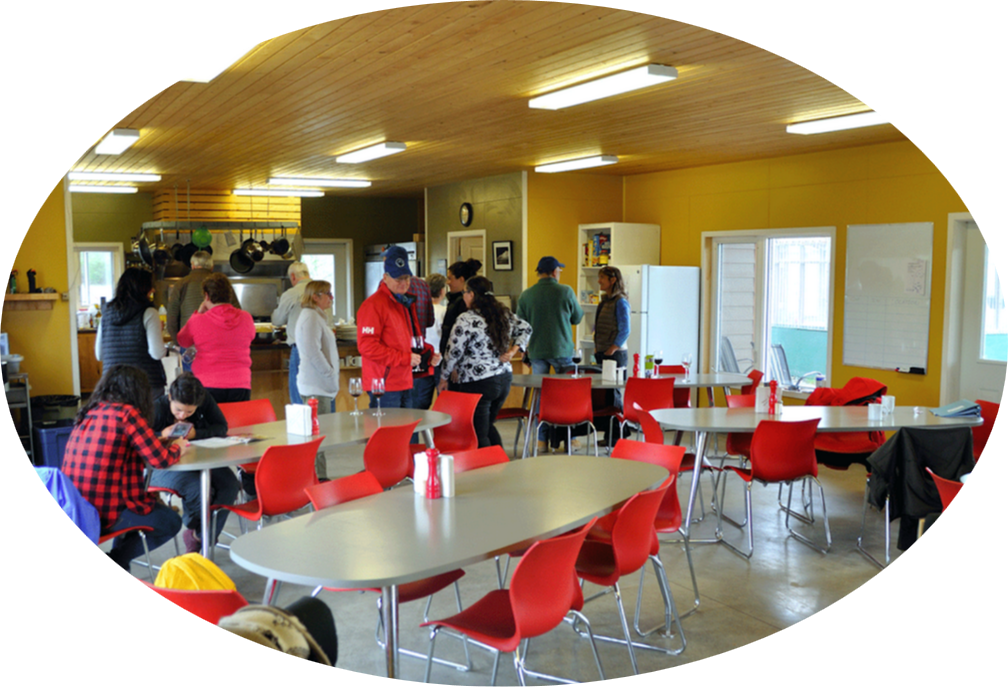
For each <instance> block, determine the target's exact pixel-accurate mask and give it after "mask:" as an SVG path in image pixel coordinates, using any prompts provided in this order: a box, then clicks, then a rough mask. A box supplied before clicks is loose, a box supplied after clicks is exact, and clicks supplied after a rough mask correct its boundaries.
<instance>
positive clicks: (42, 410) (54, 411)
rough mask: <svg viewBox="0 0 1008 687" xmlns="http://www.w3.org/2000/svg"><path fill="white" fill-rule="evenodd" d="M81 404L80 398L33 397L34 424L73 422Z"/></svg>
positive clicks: (59, 396) (58, 396) (57, 396)
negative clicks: (59, 421)
mask: <svg viewBox="0 0 1008 687" xmlns="http://www.w3.org/2000/svg"><path fill="white" fill-rule="evenodd" d="M79 404H80V396H61V395H51V396H32V399H31V405H32V422H37V423H42V422H54V421H57V420H73V419H74V417H75V416H76V415H77V407H78V405H79Z"/></svg>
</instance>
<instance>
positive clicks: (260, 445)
mask: <svg viewBox="0 0 1008 687" xmlns="http://www.w3.org/2000/svg"><path fill="white" fill-rule="evenodd" d="M417 419H419V420H420V424H419V425H417V431H418V432H422V431H424V430H427V429H433V428H434V427H440V426H442V425H447V424H448V423H449V422H451V417H450V416H449V415H448V414H447V413H439V412H436V411H432V410H413V409H411V408H384V409H382V416H381V417H375V416H374V411H373V410H370V409H369V410H365V411H364V414H363V415H351V414H350V413H349V412H342V413H329V414H326V415H319V431H320V434H323V435H325V439H323V441H322V446H321V448H332V447H336V446H347V445H350V444H363V443H365V442H366V441H367V440H368V438H369V437H370V436H371V435H372V434H374V432H375V430H376V429H378V427H381V426H385V427H389V426H393V425H404V424H408V423H410V422H413V421H414V420H417ZM228 434H232V435H236V434H254V435H256V436H261V437H264V438H263V439H261V440H259V441H252V442H250V443H247V444H235V445H233V446H227V447H225V448H206V447H201V446H190V447H189V448H188V449H187V450H186V451H185V452H184V453H183V454H182V458H181V459H180V460H179V462H178V463H176V464H175V465H173V466H171V467H170V468H168V469H169V470H174V471H189V470H207V469H212V468H219V467H227V466H229V465H241V464H243V463H250V462H253V461H256V460H258V459H259V458H262V455H263V453H265V452H266V449H267V448H269V447H270V446H277V445H281V446H282V445H287V444H300V443H304V442H307V441H311V440H312V439H313V437H310V436H302V435H300V434H288V433H287V421H286V420H277V421H276V422H266V423H263V424H259V425H249V426H248V427H232V428H231V429H230V430H229V431H228Z"/></svg>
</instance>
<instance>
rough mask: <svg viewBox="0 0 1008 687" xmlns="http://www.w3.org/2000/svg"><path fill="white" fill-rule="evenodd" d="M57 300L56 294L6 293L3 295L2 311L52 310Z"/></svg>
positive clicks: (57, 295)
mask: <svg viewBox="0 0 1008 687" xmlns="http://www.w3.org/2000/svg"><path fill="white" fill-rule="evenodd" d="M57 299H59V294H58V293H8V294H4V304H3V309H4V310H52V307H53V303H55V302H56V300H57Z"/></svg>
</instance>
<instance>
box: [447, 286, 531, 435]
mask: <svg viewBox="0 0 1008 687" xmlns="http://www.w3.org/2000/svg"><path fill="white" fill-rule="evenodd" d="M462 301H463V303H465V305H466V308H467V310H466V311H465V312H463V313H462V314H461V315H459V317H458V319H457V320H456V321H455V325H454V326H453V327H452V330H451V334H450V335H449V336H448V337H447V339H448V352H447V354H446V355H445V367H444V370H443V376H442V378H441V382H440V384H439V385H438V389H439V390H442V391H443V390H444V389H446V388H450V389H451V390H452V391H462V392H466V393H471V394H481V395H482V398H480V401H479V403H478V404H476V414H475V416H474V417H473V426H474V427H475V429H476V436H477V438H478V439H479V445H480V448H482V447H484V446H501V445H502V443H501V438H500V434H499V433H498V432H497V428H496V427H495V426H494V422H495V421H496V420H497V413H498V412H499V411H500V409H501V406H503V405H504V401H505V400H507V397H508V393H509V392H510V391H511V358H513V357H514V355H515V354H516V353H518V352H519V351H523V350H525V347H526V346H527V345H528V340H529V337H530V336H531V335H532V326H531V325H530V324H529V323H528V322H526V321H525V320H522V319H519V318H518V317H516V316H515V315H514V314H513V313H512V312H511V311H510V310H509V309H508V308H506V307H504V306H503V305H502V304H501V303H500V301H498V300H497V299H496V298H494V294H493V284H492V283H491V282H490V280H489V279H487V278H486V277H472V278H470V279H469V280H468V281H467V282H466V285H465V291H464V292H463V295H462ZM449 379H450V380H451V381H450V383H449V382H448V380H449Z"/></svg>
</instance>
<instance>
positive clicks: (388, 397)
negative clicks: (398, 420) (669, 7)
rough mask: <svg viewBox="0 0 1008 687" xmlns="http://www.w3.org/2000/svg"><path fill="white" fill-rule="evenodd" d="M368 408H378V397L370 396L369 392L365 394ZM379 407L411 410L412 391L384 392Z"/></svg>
mask: <svg viewBox="0 0 1008 687" xmlns="http://www.w3.org/2000/svg"><path fill="white" fill-rule="evenodd" d="M367 395H368V399H369V400H370V403H368V408H377V407H378V397H377V396H375V395H374V394H372V393H371V392H370V391H369V392H367ZM381 407H382V408H412V407H413V389H405V390H403V391H386V392H385V395H384V396H382V397H381Z"/></svg>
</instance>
